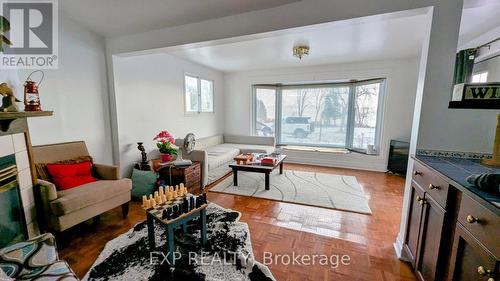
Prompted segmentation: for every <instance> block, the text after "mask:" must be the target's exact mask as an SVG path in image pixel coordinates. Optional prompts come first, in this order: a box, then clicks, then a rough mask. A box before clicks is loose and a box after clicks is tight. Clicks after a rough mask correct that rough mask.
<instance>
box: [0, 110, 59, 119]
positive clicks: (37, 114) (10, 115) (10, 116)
mask: <svg viewBox="0 0 500 281" xmlns="http://www.w3.org/2000/svg"><path fill="white" fill-rule="evenodd" d="M52 113H53V111H21V112H0V120H12V119H18V118H26V117H42V116H52Z"/></svg>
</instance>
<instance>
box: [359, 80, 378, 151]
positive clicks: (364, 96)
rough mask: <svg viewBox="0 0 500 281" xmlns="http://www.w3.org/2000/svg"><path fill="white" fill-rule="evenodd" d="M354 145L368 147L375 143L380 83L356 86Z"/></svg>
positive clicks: (362, 147)
mask: <svg viewBox="0 0 500 281" xmlns="http://www.w3.org/2000/svg"><path fill="white" fill-rule="evenodd" d="M355 88H356V89H355V92H354V95H355V96H354V136H353V147H354V148H361V149H366V148H367V146H368V145H369V144H371V145H375V131H376V126H377V111H378V97H379V91H380V83H374V84H366V85H360V86H356V87H355Z"/></svg>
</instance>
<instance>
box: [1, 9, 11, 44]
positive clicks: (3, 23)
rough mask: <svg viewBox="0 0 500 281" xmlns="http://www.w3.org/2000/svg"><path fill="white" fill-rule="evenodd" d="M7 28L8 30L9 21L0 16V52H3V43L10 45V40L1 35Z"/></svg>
mask: <svg viewBox="0 0 500 281" xmlns="http://www.w3.org/2000/svg"><path fill="white" fill-rule="evenodd" d="M9 30H10V24H9V21H8V20H7V19H6V18H4V17H2V16H0V52H3V46H2V45H3V44H5V45H12V42H10V40H9V39H8V38H7V37H5V36H4V35H3V34H4V33H6V32H8V31H9Z"/></svg>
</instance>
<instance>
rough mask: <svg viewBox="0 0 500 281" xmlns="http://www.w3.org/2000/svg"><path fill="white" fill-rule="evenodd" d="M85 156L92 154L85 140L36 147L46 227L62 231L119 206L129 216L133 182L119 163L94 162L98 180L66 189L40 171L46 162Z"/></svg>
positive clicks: (35, 157)
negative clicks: (121, 173)
mask: <svg viewBox="0 0 500 281" xmlns="http://www.w3.org/2000/svg"><path fill="white" fill-rule="evenodd" d="M85 157H88V158H90V155H89V152H88V150H87V147H86V145H85V142H83V141H77V142H67V143H59V144H50V145H40V146H34V147H33V161H34V162H35V165H36V167H37V174H38V187H39V194H40V200H39V201H41V202H40V203H41V209H42V210H43V214H44V216H43V217H44V224H45V226H46V227H45V229H49V230H53V231H56V232H61V231H64V230H65V229H68V228H70V227H72V226H74V225H76V224H79V223H81V222H84V221H86V220H88V219H91V218H94V217H97V216H99V215H100V214H102V213H104V212H107V211H109V210H111V209H113V208H116V207H119V206H121V207H122V211H123V217H126V216H127V214H128V202H129V201H130V199H131V189H132V182H131V181H130V179H120V172H119V168H118V167H117V166H109V165H102V164H95V163H94V164H93V165H92V168H93V174H94V176H95V177H96V178H98V181H94V182H90V183H85V184H82V185H80V186H77V187H74V188H71V189H66V190H58V189H57V187H56V185H55V184H54V183H52V182H50V179H47V177H43V176H42V174H43V172H40V171H39V170H40V169H39V167H40V165H43V164H44V163H57V162H59V163H60V162H61V161H63V162H64V161H71V159H78V158H85Z"/></svg>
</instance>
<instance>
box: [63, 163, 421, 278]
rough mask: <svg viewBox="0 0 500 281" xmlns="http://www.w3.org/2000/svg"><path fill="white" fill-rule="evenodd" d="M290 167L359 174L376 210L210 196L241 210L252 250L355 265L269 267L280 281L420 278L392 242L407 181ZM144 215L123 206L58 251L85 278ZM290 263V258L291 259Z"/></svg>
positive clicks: (71, 235) (78, 231) (73, 233)
mask: <svg viewBox="0 0 500 281" xmlns="http://www.w3.org/2000/svg"><path fill="white" fill-rule="evenodd" d="M285 169H293V170H302V171H315V172H323V173H334V174H341V175H352V176H356V177H357V179H358V181H359V183H360V184H361V185H362V186H363V187H364V190H365V193H366V195H367V197H368V200H369V205H370V208H371V209H372V212H373V214H372V215H363V214H356V213H350V212H345V211H337V210H329V209H324V208H316V207H309V206H301V205H296V204H289V203H281V202H275V201H270V200H265V199H256V198H249V197H242V196H234V195H227V194H220V193H209V194H208V199H209V200H210V201H212V202H215V203H217V204H219V205H221V206H223V207H225V208H231V209H234V210H238V211H240V212H241V213H242V218H241V221H244V222H246V223H248V226H249V228H250V236H251V240H252V244H253V250H254V255H255V257H256V259H257V260H259V261H261V262H262V261H263V255H264V252H271V253H273V254H274V255H277V254H280V255H290V256H291V255H292V253H293V252H295V254H298V255H304V254H307V255H328V256H335V255H336V256H342V255H349V257H350V264H349V265H339V266H338V267H337V268H334V267H332V266H331V265H320V264H319V263H316V265H310V266H305V265H288V266H285V265H283V264H281V263H278V264H270V265H268V266H269V268H270V269H271V271H272V273H273V274H274V276H275V277H276V279H277V280H279V281H281V280H301V281H304V280H315V281H316V280H369V281H375V280H385V281H390V280H416V278H415V276H414V274H413V272H412V270H411V268H410V267H409V266H408V265H407V264H405V263H403V262H401V261H399V260H398V259H397V258H396V256H395V253H394V248H393V242H394V241H395V238H396V235H397V233H398V231H399V221H400V218H401V206H402V198H403V186H404V180H403V179H402V178H401V177H398V176H394V175H389V174H384V173H378V172H368V171H358V170H350V169H339V168H326V167H317V166H307V165H297V164H286V165H285ZM144 219H145V215H144V212H143V211H142V209H141V208H140V206H139V204H138V203H133V204H132V206H131V209H130V214H129V216H128V218H127V219H125V220H124V219H122V217H121V209H119V208H117V209H114V210H112V211H110V212H108V213H106V214H104V215H102V216H101V221H100V222H99V223H97V224H87V225H80V226H77V227H75V228H73V229H71V230H70V231H69V232H68V233H67V236H68V239H69V240H70V242H69V244H68V245H67V246H66V247H65V248H64V249H62V250H61V251H60V256H61V258H62V259H65V260H66V261H67V262H68V263H69V265H70V266H71V268H73V270H74V271H75V272H76V274H77V275H78V276H79V277H83V275H84V274H85V273H86V272H87V271H88V269H89V268H90V266H91V265H92V263H93V262H94V260H95V259H96V258H97V256H98V255H99V253H100V252H101V251H102V249H103V247H104V245H105V243H106V242H107V241H109V240H111V239H113V238H114V237H116V236H118V235H120V234H122V233H124V232H126V231H127V230H128V229H129V228H131V227H132V226H133V225H134V224H135V223H137V222H139V221H142V220H144ZM285 263H286V260H285Z"/></svg>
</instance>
